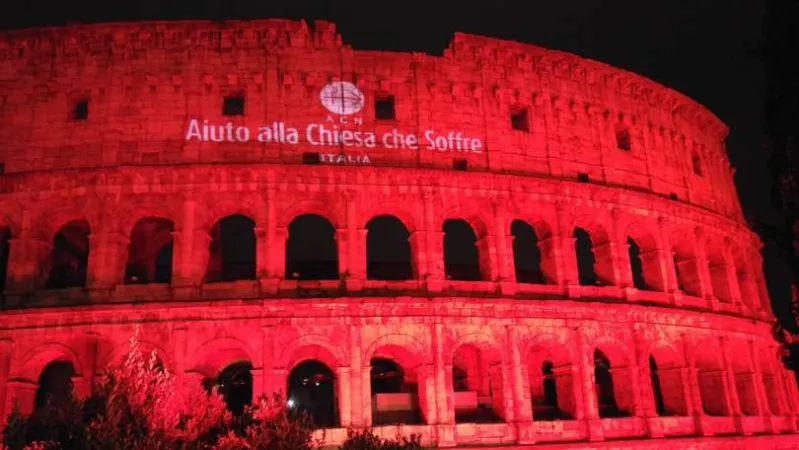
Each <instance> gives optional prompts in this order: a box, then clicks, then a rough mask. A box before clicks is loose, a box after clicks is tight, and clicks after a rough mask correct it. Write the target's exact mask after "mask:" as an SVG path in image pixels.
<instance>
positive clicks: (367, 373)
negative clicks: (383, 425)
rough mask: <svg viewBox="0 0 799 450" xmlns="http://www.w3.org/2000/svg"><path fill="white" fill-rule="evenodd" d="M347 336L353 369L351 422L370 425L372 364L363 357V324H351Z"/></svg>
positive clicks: (356, 425)
mask: <svg viewBox="0 0 799 450" xmlns="http://www.w3.org/2000/svg"><path fill="white" fill-rule="evenodd" d="M346 337H347V347H348V351H349V355H350V371H351V374H350V375H351V376H350V379H351V384H350V386H351V388H350V394H349V396H350V400H351V402H352V408H351V417H352V420H351V423H352V426H354V427H368V426H370V425H371V424H372V398H371V396H372V394H371V384H370V383H371V365H370V362H369V361H363V358H362V353H361V352H362V349H361V325H360V324H359V323H353V324H352V325H350V326H349V328H348V329H347V336H346Z"/></svg>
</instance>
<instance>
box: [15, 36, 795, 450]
mask: <svg viewBox="0 0 799 450" xmlns="http://www.w3.org/2000/svg"><path fill="white" fill-rule="evenodd" d="M0 124H2V125H0V162H1V163H2V166H0V167H2V169H3V174H2V176H0V190H1V192H0V221H2V224H1V225H2V228H1V229H0V237H1V239H0V242H2V244H1V245H0V247H1V249H2V259H0V261H1V262H0V269H2V273H3V279H4V283H3V286H2V288H3V293H4V294H3V297H2V298H3V307H4V311H3V313H2V315H0V414H1V415H2V416H3V417H5V415H7V414H8V412H9V411H10V410H11V408H12V406H13V404H14V403H17V404H18V405H19V407H20V408H21V409H22V411H24V412H29V411H32V410H33V409H34V408H36V407H38V406H39V405H40V404H41V403H42V399H43V398H46V396H47V395H66V391H67V390H68V389H72V390H73V392H74V393H75V394H77V395H78V396H82V395H86V394H87V393H88V392H89V390H90V386H91V384H92V382H93V380H95V379H96V378H97V377H98V376H99V374H101V373H102V371H103V369H104V368H105V367H107V365H108V364H109V363H110V362H112V361H114V360H115V359H116V358H119V357H120V356H121V355H122V354H124V352H125V350H126V349H127V348H128V341H129V339H130V338H131V336H132V335H133V333H134V329H135V328H136V326H137V324H138V326H139V328H140V340H141V341H142V345H143V346H144V347H145V349H146V350H148V351H149V350H156V351H157V355H158V357H159V358H160V360H161V362H162V363H163V364H164V365H165V366H166V367H168V368H169V369H170V371H172V372H173V373H175V374H176V376H177V377H180V378H181V380H182V383H191V382H193V383H201V382H204V383H206V385H209V384H212V383H217V384H219V385H221V386H222V388H221V389H222V391H223V393H224V394H225V395H226V399H227V401H228V404H229V407H230V408H231V409H233V410H240V408H241V407H242V405H243V404H245V403H247V402H248V401H249V400H250V399H251V398H254V397H257V396H260V395H261V394H270V393H273V392H280V393H283V394H284V395H286V397H287V398H288V402H289V404H290V405H291V407H295V408H302V409H306V410H308V411H310V412H311V414H312V416H313V417H314V419H315V420H316V422H317V424H319V425H320V426H322V427H324V428H325V433H324V439H325V440H326V442H328V443H329V444H336V443H340V442H342V441H343V440H344V438H345V436H346V429H347V427H367V426H374V427H375V428H376V430H377V431H378V432H379V433H382V434H384V435H386V436H394V435H396V434H397V432H400V433H402V434H410V433H422V434H423V436H424V437H425V439H426V440H429V441H434V442H437V444H438V445H439V446H441V447H445V446H454V445H463V446H469V445H476V444H481V445H497V444H507V443H520V444H529V443H545V442H555V441H563V442H577V441H588V440H592V441H602V440H611V439H621V438H631V439H632V438H638V439H640V438H649V439H655V438H660V437H680V436H681V437H686V438H688V439H694V440H696V441H697V442H700V443H701V442H722V443H723V444H718V445H725V446H729V444H730V439H733V440H735V442H736V443H739V442H738V440H751V446H752V447H753V448H766V446H771V445H775V446H780V445H785V446H788V445H792V443H796V441H797V440H799V439H797V437H796V436H797V435H796V434H795V432H796V430H797V416H796V415H797V412H798V411H799V392H798V391H797V387H796V381H795V379H794V377H793V374H792V373H790V372H788V371H786V370H785V369H784V368H783V366H782V365H781V364H780V362H779V360H778V357H777V343H776V342H775V341H774V340H773V338H772V336H771V326H772V324H773V322H774V317H773V314H772V312H771V309H770V306H769V297H768V292H767V290H766V285H765V281H764V277H763V270H762V259H761V256H760V249H761V247H762V244H761V241H760V240H759V239H758V237H757V236H756V235H755V234H754V233H753V232H752V231H751V230H750V229H748V228H747V225H746V222H745V221H744V218H743V215H742V212H741V207H740V203H739V200H738V197H737V193H736V188H735V185H734V183H733V177H732V173H733V169H732V168H731V167H730V164H729V162H728V160H727V156H726V154H725V148H724V140H725V137H726V135H727V133H728V129H727V127H726V126H725V125H724V124H723V123H721V122H720V121H719V119H718V118H717V117H715V116H714V115H713V114H712V113H711V112H710V111H708V110H707V109H705V108H704V107H702V106H701V105H699V104H697V103H696V102H694V101H692V100H691V99H689V98H687V97H686V96H684V95H682V94H680V93H678V92H675V91H673V90H670V89H668V88H665V87H663V86H660V85H658V84H656V83H654V82H652V81H650V80H647V79H644V78H642V77H640V76H637V75H634V74H631V73H629V72H625V71H623V70H619V69H616V68H613V67H609V66H607V65H605V64H602V63H598V62H595V61H590V60H586V59H582V58H579V57H577V56H574V55H571V54H568V53H563V52H558V51H552V50H546V49H543V48H540V47H536V46H533V45H527V44H520V43H514V42H508V41H502V40H497V39H492V38H486V37H480V36H473V35H466V34H459V33H458V34H455V36H454V38H453V40H452V42H451V44H450V45H449V47H448V48H447V49H446V50H444V52H443V56H431V55H426V54H421V53H388V52H380V51H360V50H354V49H352V48H351V47H349V46H347V45H345V44H343V43H342V40H341V37H340V36H339V35H338V34H336V32H335V27H334V25H333V24H331V23H328V22H315V23H314V24H313V25H312V26H309V25H307V24H306V23H304V22H298V21H288V20H259V21H248V22H226V23H211V22H171V23H165V22H164V23H161V22H159V23H126V24H102V25H76V26H67V27H61V28H46V29H29V30H22V31H11V32H4V33H2V34H0ZM721 435H729V436H731V437H730V438H729V439H726V440H720V439H718V436H721ZM658 442H659V444H658V445H659V446H661V447H669V446H672V447H674V448H678V447H681V446H683V447H684V445H685V441H684V440H682V441H674V440H659V441H658ZM640 445H650V446H651V445H652V441H650V440H647V439H644V440H640Z"/></svg>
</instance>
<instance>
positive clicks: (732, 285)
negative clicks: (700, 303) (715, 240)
mask: <svg viewBox="0 0 799 450" xmlns="http://www.w3.org/2000/svg"><path fill="white" fill-rule="evenodd" d="M730 246H731V244H730V242H725V246H724V264H725V266H726V267H725V268H726V269H727V284H728V285H729V288H728V290H729V291H730V301H731V302H732V303H733V304H735V305H736V306H737V307H738V309H740V308H741V289H740V286H738V274H737V273H736V271H735V262H734V260H733V256H732V252H731V250H730Z"/></svg>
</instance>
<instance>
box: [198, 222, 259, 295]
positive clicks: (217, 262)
mask: <svg viewBox="0 0 799 450" xmlns="http://www.w3.org/2000/svg"><path fill="white" fill-rule="evenodd" d="M210 236H211V242H210V243H209V244H208V266H207V268H206V271H205V282H206V283H216V282H225V281H237V280H254V279H255V249H256V244H255V221H253V220H252V219H250V218H249V217H246V216H242V215H239V214H234V215H231V216H227V217H225V218H223V219H221V220H219V221H218V222H216V223H215V224H214V226H213V227H212V228H211V232H210Z"/></svg>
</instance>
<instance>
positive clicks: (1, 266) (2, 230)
mask: <svg viewBox="0 0 799 450" xmlns="http://www.w3.org/2000/svg"><path fill="white" fill-rule="evenodd" d="M10 240H11V228H9V227H0V292H3V291H4V290H5V288H6V279H7V278H8V255H9V253H10V251H11V246H10V242H9V241H10Z"/></svg>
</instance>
